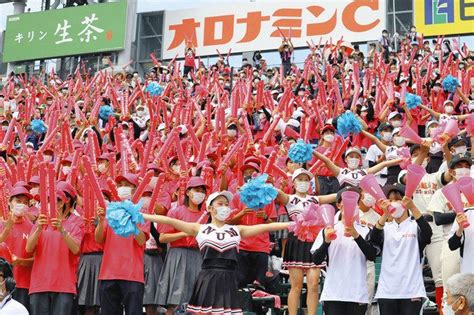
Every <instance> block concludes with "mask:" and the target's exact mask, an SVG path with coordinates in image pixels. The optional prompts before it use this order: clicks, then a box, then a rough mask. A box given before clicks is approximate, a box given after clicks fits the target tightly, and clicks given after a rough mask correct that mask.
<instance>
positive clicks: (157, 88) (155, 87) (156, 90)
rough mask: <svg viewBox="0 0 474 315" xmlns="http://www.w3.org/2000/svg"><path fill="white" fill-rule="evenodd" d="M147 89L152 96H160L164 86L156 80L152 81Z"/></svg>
mask: <svg viewBox="0 0 474 315" xmlns="http://www.w3.org/2000/svg"><path fill="white" fill-rule="evenodd" d="M145 91H147V92H148V93H150V95H151V96H160V95H161V94H162V93H163V87H162V86H161V85H159V84H158V83H156V82H150V83H149V84H148V85H147V87H146V89H145Z"/></svg>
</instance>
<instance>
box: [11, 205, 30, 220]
mask: <svg viewBox="0 0 474 315" xmlns="http://www.w3.org/2000/svg"><path fill="white" fill-rule="evenodd" d="M27 210H28V207H27V206H26V205H24V204H22V203H17V204H14V205H13V207H12V212H13V214H14V215H16V216H17V217H22V216H24V215H25V213H26V211H27Z"/></svg>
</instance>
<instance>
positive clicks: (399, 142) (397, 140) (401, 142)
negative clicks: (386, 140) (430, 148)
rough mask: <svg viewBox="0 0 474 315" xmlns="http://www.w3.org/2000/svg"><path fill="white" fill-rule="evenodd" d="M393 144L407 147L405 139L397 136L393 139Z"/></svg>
mask: <svg viewBox="0 0 474 315" xmlns="http://www.w3.org/2000/svg"><path fill="white" fill-rule="evenodd" d="M393 144H394V145H396V146H397V147H403V146H404V145H405V138H403V137H399V136H395V137H393Z"/></svg>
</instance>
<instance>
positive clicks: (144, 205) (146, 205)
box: [140, 197, 151, 209]
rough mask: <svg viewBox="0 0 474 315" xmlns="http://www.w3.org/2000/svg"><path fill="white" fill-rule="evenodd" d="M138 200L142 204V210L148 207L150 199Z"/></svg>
mask: <svg viewBox="0 0 474 315" xmlns="http://www.w3.org/2000/svg"><path fill="white" fill-rule="evenodd" d="M140 200H141V201H142V202H143V204H142V208H143V209H148V207H149V206H150V200H151V198H150V197H142V198H141V199H140Z"/></svg>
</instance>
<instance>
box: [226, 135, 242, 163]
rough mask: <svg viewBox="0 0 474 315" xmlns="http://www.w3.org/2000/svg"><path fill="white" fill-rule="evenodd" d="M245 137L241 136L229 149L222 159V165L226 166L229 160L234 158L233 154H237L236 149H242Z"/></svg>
mask: <svg viewBox="0 0 474 315" xmlns="http://www.w3.org/2000/svg"><path fill="white" fill-rule="evenodd" d="M246 138H247V137H246V136H241V137H240V138H239V139H238V140H237V141H236V142H235V143H234V145H233V146H232V147H231V148H230V150H229V152H227V154H226V156H225V157H224V160H223V161H222V164H227V163H229V161H230V159H232V157H233V156H234V154H235V153H236V152H237V150H238V149H240V148H242V146H243V144H244V142H245V140H246Z"/></svg>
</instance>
